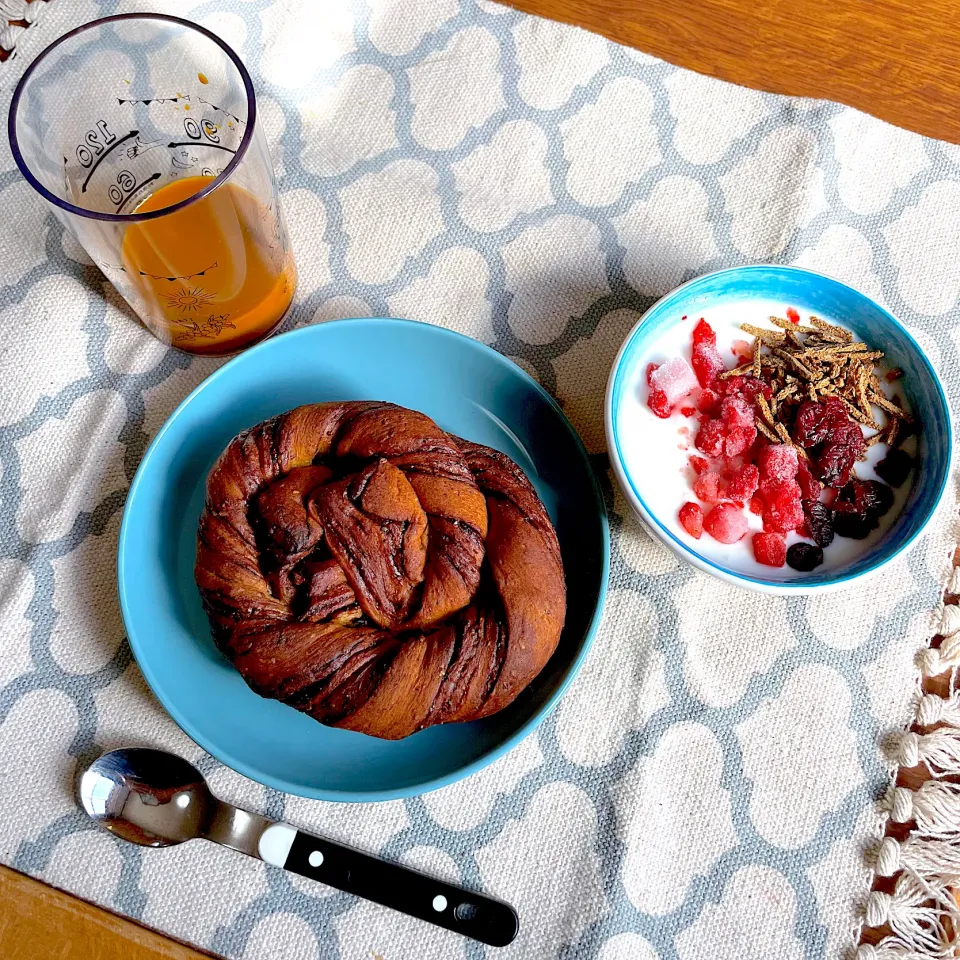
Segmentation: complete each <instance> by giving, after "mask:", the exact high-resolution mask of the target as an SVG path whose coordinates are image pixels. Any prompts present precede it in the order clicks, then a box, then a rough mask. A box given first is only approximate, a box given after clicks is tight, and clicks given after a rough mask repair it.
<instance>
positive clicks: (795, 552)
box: [787, 543, 823, 573]
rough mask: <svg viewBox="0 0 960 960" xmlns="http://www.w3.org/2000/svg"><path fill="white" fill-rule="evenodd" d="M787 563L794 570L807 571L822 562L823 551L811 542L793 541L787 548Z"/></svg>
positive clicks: (815, 567) (814, 568)
mask: <svg viewBox="0 0 960 960" xmlns="http://www.w3.org/2000/svg"><path fill="white" fill-rule="evenodd" d="M787 563H788V564H789V565H790V566H791V567H793V569H794V570H799V571H800V572H801V573H809V572H810V571H811V570H816V569H817V567H819V566H820V564H821V563H823V551H822V550H821V549H820V548H819V547H815V546H814V545H813V544H812V543H795V544H794V545H793V546H792V547H790V549H789V550H787Z"/></svg>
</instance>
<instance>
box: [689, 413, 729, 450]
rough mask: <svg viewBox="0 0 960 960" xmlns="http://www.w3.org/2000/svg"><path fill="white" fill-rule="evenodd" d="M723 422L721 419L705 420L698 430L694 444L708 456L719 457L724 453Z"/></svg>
mask: <svg viewBox="0 0 960 960" xmlns="http://www.w3.org/2000/svg"><path fill="white" fill-rule="evenodd" d="M723 441H724V433H723V422H722V421H721V420H704V421H703V422H702V423H701V424H700V429H699V430H698V431H697V436H696V439H695V440H694V441H693V443H694V446H695V447H696V448H697V449H698V450H699V451H700V452H701V453H705V454H706V455H707V456H708V457H719V456H722V454H723Z"/></svg>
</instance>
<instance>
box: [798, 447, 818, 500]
mask: <svg viewBox="0 0 960 960" xmlns="http://www.w3.org/2000/svg"><path fill="white" fill-rule="evenodd" d="M797 483H799V484H800V497H801V499H802V500H806V501H810V502H815V501H817V500H819V499H820V494H821V493H823V484H822V483H821V482H820V481H819V480H818V479H817V478H816V477H815V476H814V475H813V473H811V471H810V465H809V464H808V463H807V461H806V459H805V458H804V457H800V458H799V466H798V468H797Z"/></svg>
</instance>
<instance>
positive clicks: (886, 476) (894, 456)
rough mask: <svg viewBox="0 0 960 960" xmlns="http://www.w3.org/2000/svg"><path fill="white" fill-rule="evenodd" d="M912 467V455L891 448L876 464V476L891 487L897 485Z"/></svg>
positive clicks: (905, 477) (904, 478)
mask: <svg viewBox="0 0 960 960" xmlns="http://www.w3.org/2000/svg"><path fill="white" fill-rule="evenodd" d="M912 469H913V457H911V456H910V455H909V454H907V453H904V452H903V451H902V450H891V451H890V452H889V453H888V454H887V455H886V456H885V457H884V458H883V459H882V460H881V461H880V462H879V463H878V464H877V476H879V477H880V479H881V480H885V481H886V482H887V483H889V484H890V486H891V487H899V486H900V485H901V484H902V483H903V481H904V480H906V479H907V475H908V474H909V473H910V471H911V470H912Z"/></svg>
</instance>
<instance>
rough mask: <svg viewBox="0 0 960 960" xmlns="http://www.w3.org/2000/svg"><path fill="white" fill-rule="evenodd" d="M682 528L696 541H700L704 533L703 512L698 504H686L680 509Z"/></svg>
mask: <svg viewBox="0 0 960 960" xmlns="http://www.w3.org/2000/svg"><path fill="white" fill-rule="evenodd" d="M679 517H680V526H681V527H683V529H684V530H686V531H687V533H689V534H690V536H691V537H693V538H694V540H699V539H700V535H701V534H702V533H703V511H702V510H701V509H700V504H698V503H685V504H684V505H683V506H682V507H681V508H680V514H679Z"/></svg>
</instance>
